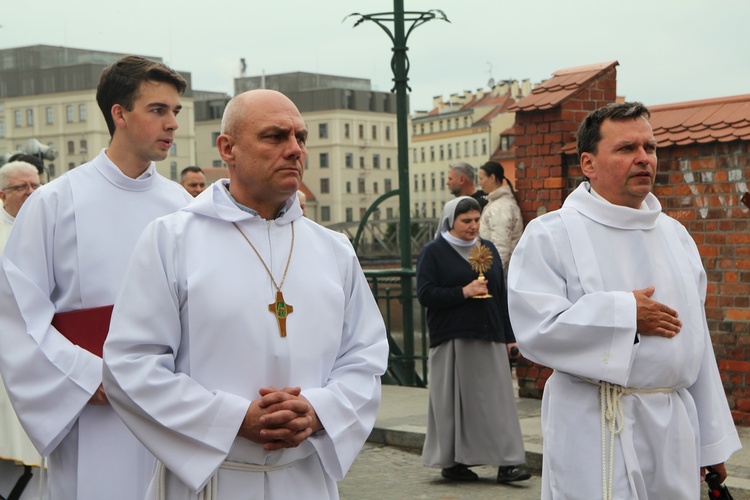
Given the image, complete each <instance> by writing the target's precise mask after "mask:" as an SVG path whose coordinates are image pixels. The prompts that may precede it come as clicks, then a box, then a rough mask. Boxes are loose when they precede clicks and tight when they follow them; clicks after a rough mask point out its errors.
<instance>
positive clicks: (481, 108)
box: [409, 80, 531, 218]
mask: <svg viewBox="0 0 750 500" xmlns="http://www.w3.org/2000/svg"><path fill="white" fill-rule="evenodd" d="M530 91H531V84H530V82H529V81H528V80H524V81H523V82H522V83H521V84H520V85H519V84H518V82H516V81H509V82H502V83H500V84H497V85H494V86H493V87H492V89H490V90H489V91H485V90H483V89H479V90H478V91H477V92H475V93H473V92H469V91H467V92H464V93H463V95H458V94H452V95H451V96H450V98H449V99H448V100H447V101H446V100H444V99H443V96H437V97H435V98H434V100H433V109H432V110H431V111H421V112H416V113H415V114H414V116H413V117H412V119H411V130H410V132H411V145H410V148H409V152H410V169H409V174H410V178H411V182H412V185H411V186H410V190H411V203H412V207H413V208H412V213H413V214H415V215H417V216H420V217H431V218H435V217H439V216H440V212H441V211H442V207H443V205H444V204H445V202H447V201H448V200H450V199H451V198H453V195H451V193H450V191H448V189H447V188H446V185H445V182H446V178H447V174H448V167H449V165H450V164H452V163H458V162H465V163H468V164H470V165H472V166H473V167H475V168H478V167H479V166H480V165H482V164H483V163H484V162H486V161H488V160H490V159H491V158H492V157H493V155H494V154H495V152H496V151H497V150H503V148H505V150H508V148H509V144H508V137H512V136H510V135H509V134H508V131H509V130H510V129H511V128H512V126H513V123H514V120H515V115H514V114H513V113H510V112H508V107H509V106H511V105H512V104H513V103H515V101H516V99H520V98H522V97H524V96H526V95H528V94H529V93H530ZM501 137H505V138H506V139H505V141H506V142H505V143H503V142H502V140H501ZM500 163H502V164H503V166H504V167H505V173H506V176H507V177H509V178H510V179H511V180H513V179H514V171H515V162H514V159H513V157H512V156H511V155H505V156H504V157H502V159H501V160H500Z"/></svg>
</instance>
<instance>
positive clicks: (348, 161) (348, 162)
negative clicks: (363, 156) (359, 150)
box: [344, 153, 354, 168]
mask: <svg viewBox="0 0 750 500" xmlns="http://www.w3.org/2000/svg"><path fill="white" fill-rule="evenodd" d="M344 166H346V168H354V155H353V154H351V153H346V154H345V155H344Z"/></svg>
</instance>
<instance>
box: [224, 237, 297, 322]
mask: <svg viewBox="0 0 750 500" xmlns="http://www.w3.org/2000/svg"><path fill="white" fill-rule="evenodd" d="M232 224H233V225H234V227H235V228H237V231H239V232H240V234H241V235H242V237H243V238H245V241H247V244H248V245H250V248H252V249H253V252H255V255H257V256H258V259H259V260H260V263H261V264H263V267H264V268H265V270H266V272H267V273H268V276H269V277H270V278H271V282H272V283H273V286H274V287H276V301H275V302H272V303H270V304H268V310H269V311H270V312H271V313H273V314H274V315H275V316H276V322H277V323H278V325H279V335H280V336H282V337H286V317H287V315H289V314H291V313H292V312H294V308H293V307H292V305H291V304H287V303H286V302H285V301H284V294H283V293H281V287H282V286H284V281H286V273H287V271H289V263H290V262H292V252H293V251H294V222H292V244H291V245H290V247H289V257H288V258H287V259H286V267H284V275H283V276H282V277H281V283H280V284H278V285H277V284H276V280H275V279H274V277H273V274H272V273H271V269H269V267H268V265H267V264H266V261H264V260H263V257H261V256H260V252H258V249H257V248H255V245H253V244H252V242H251V241H250V240H249V239H248V237H247V236H246V235H245V233H243V232H242V229H240V226H238V225H237V223H236V222H232Z"/></svg>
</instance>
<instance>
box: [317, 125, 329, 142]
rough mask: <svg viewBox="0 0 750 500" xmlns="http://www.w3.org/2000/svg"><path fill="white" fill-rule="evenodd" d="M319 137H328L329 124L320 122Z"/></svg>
mask: <svg viewBox="0 0 750 500" xmlns="http://www.w3.org/2000/svg"><path fill="white" fill-rule="evenodd" d="M318 137H319V138H320V139H328V124H327V123H319V124H318Z"/></svg>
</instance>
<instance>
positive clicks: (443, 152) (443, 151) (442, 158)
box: [440, 122, 445, 161]
mask: <svg viewBox="0 0 750 500" xmlns="http://www.w3.org/2000/svg"><path fill="white" fill-rule="evenodd" d="M440 123H442V122H440ZM443 160H445V150H444V148H443V145H442V144H441V145H440V161H443Z"/></svg>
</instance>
